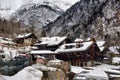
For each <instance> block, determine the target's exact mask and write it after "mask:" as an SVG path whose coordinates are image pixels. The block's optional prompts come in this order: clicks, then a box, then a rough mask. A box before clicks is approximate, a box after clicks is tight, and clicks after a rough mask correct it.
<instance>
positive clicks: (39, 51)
mask: <svg viewBox="0 0 120 80" xmlns="http://www.w3.org/2000/svg"><path fill="white" fill-rule="evenodd" d="M30 54H57V53H56V52H54V51H50V50H34V51H31V52H30Z"/></svg>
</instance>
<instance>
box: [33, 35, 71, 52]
mask: <svg viewBox="0 0 120 80" xmlns="http://www.w3.org/2000/svg"><path fill="white" fill-rule="evenodd" d="M70 42H71V40H70V39H68V38H67V37H43V38H41V39H40V42H38V43H36V44H35V46H37V47H38V49H39V50H51V51H55V50H56V49H57V48H58V47H59V46H61V45H62V44H65V43H70Z"/></svg>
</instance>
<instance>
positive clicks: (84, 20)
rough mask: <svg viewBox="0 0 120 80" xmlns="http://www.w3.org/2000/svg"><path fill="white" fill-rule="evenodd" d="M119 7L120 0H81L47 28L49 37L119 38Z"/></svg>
mask: <svg viewBox="0 0 120 80" xmlns="http://www.w3.org/2000/svg"><path fill="white" fill-rule="evenodd" d="M119 5H120V0H81V1H80V2H78V3H76V4H75V5H73V6H72V7H71V8H70V9H68V10H67V11H66V12H65V14H63V15H61V16H60V17H58V18H57V19H56V20H55V21H54V22H53V23H50V24H49V25H47V26H46V27H45V28H46V31H47V32H48V35H51V36H56V35H61V36H63V35H67V36H69V37H71V38H72V39H74V38H77V37H84V38H85V37H95V38H97V39H107V38H110V37H112V36H113V37H115V35H116V36H119V33H120V7H119ZM118 38H119V37H118Z"/></svg>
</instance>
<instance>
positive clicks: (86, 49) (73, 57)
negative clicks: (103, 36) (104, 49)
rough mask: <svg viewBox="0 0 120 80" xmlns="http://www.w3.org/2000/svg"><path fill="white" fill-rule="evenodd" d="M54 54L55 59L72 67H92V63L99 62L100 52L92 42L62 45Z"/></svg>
mask: <svg viewBox="0 0 120 80" xmlns="http://www.w3.org/2000/svg"><path fill="white" fill-rule="evenodd" d="M56 52H58V54H57V55H56V58H57V59H60V60H64V61H69V62H70V63H71V65H74V66H92V62H94V61H99V60H100V50H99V48H98V46H97V44H96V43H95V42H94V41H87V42H82V43H70V44H63V45H62V46H60V48H59V49H57V50H56Z"/></svg>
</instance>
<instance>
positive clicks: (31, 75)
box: [0, 66, 43, 80]
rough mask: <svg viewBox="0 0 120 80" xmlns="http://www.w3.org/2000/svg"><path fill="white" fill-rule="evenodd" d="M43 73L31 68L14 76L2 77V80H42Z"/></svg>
mask: <svg viewBox="0 0 120 80" xmlns="http://www.w3.org/2000/svg"><path fill="white" fill-rule="evenodd" d="M42 77H43V73H42V72H41V71H40V70H37V69H35V68H33V67H31V66H28V67H26V68H24V69H23V70H21V71H19V72H18V73H17V74H15V75H14V76H3V75H0V80H41V79H42Z"/></svg>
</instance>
